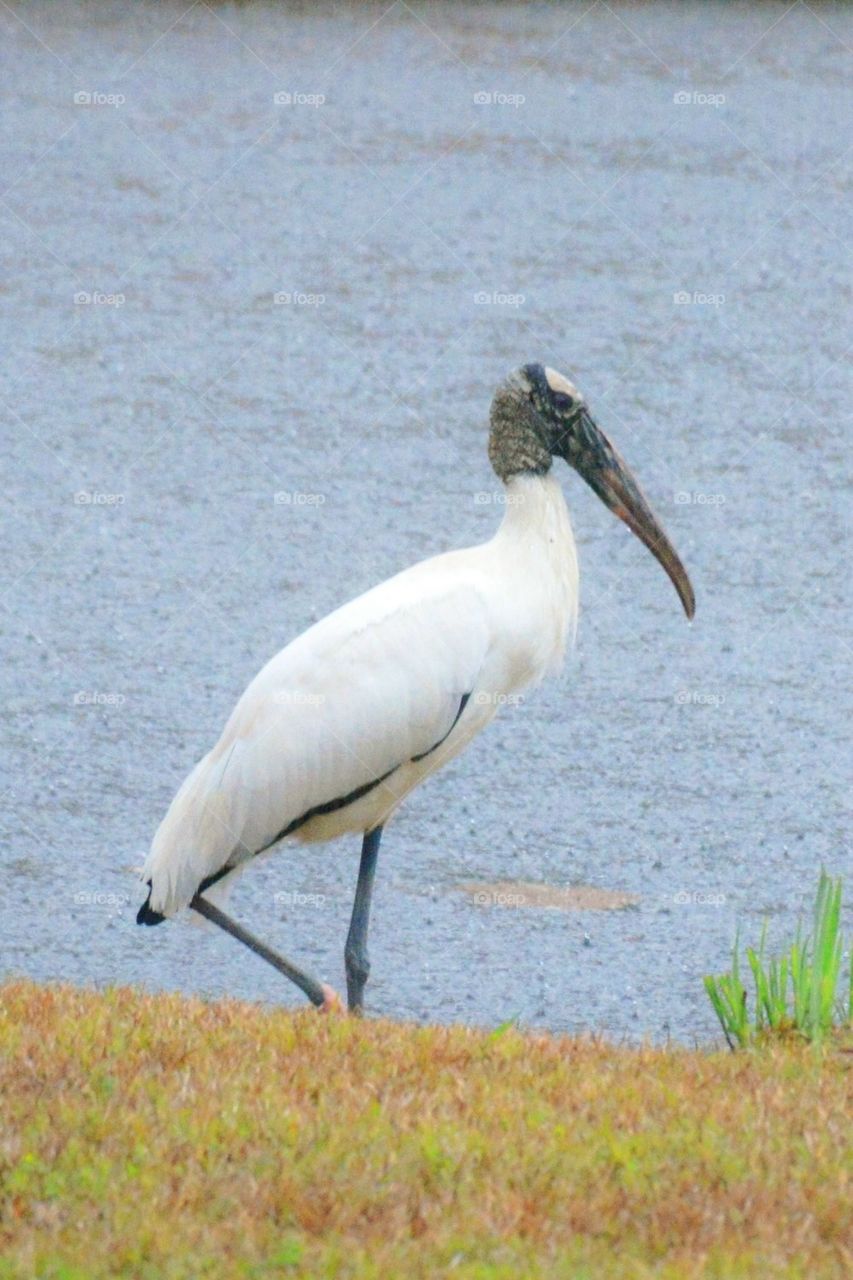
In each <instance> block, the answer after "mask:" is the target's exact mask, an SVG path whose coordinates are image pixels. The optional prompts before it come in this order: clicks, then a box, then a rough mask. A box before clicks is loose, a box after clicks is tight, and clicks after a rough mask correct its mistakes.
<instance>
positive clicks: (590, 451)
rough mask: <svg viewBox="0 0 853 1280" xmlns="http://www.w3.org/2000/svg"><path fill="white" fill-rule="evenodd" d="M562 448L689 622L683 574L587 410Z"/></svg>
mask: <svg viewBox="0 0 853 1280" xmlns="http://www.w3.org/2000/svg"><path fill="white" fill-rule="evenodd" d="M566 446H567V447H566V449H565V452H564V453H563V456H564V457H565V459H566V461H567V462H568V463H569V464H570V465H571V466H573V467H574V468H575V470H576V471H577V473H578V475H580V476H582V477H583V479H584V480H585V481H586V482H587V484H588V485H589V487H590V488H591V489H592V490H593V491H594V492H595V493H597V494H598V496H599V498H601V500H602V502H604V503H605V504H606V505H607V506H608V507H609V508H610V510H611V511H612V512H613V513H614V515H617V516H618V517H619V519H620V520H624V522H625V524H626V525H627V526H628V528H629V529H630V530H631V531H632V533H635V534H636V535H637V537H638V538H639V539H640V541H641V542H644V543H645V544H646V546H647V547H648V548H649V550H650V551H651V553H652V555H653V556H654V557H655V558H656V559H657V560H659V561H660V563H661V564H662V565H663V567H664V569H665V570H666V572H667V574H668V575H669V577H670V580H671V581H672V584H673V586H674V587H675V589H676V591H677V592H678V596H679V599H680V600H681V603H682V605H683V606H684V612H685V613H686V614H687V616H688V618H692V617H693V614H694V613H695V611H696V598H695V596H694V594H693V587H692V586H691V585H690V579H689V578H688V576H687V570H686V569H685V568H684V565H683V564H682V563H681V561H680V560H679V558H678V555H677V553H676V550H675V548H674V547H673V545H672V543H671V542H670V540H669V538H668V537H667V536H666V534H665V533H664V531H663V528H662V526H661V523H660V521H659V520H658V518H657V516H656V515H655V513H654V512H653V511H652V509H651V507H650V506H649V504H648V503H647V502H646V499H645V497H644V496H643V491H642V489H641V488H640V486H639V485H638V484H637V481H636V480H635V479H634V477H633V475H632V474H631V471H630V469H629V467H628V466H627V464H626V463H625V462H623V461H622V459H621V457H620V456H619V454H618V452H617V451H616V449H614V447H613V445H612V444H611V443H610V441H609V440H608V439H607V436H606V435H605V434H604V432H603V431H602V430H601V428H600V427H599V426H598V424H597V423H596V422H595V420H594V418H593V417H592V415H591V414H590V413H589V412H588V410H587V409H582V410H581V413H580V418H579V421H578V422H577V425H576V426H575V427H574V430H573V431H572V432H571V434H569V435H568V438H567V441H566Z"/></svg>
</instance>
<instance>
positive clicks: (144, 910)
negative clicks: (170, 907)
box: [136, 880, 166, 924]
mask: <svg viewBox="0 0 853 1280" xmlns="http://www.w3.org/2000/svg"><path fill="white" fill-rule="evenodd" d="M150 901H151V881H150V880H149V881H148V897H147V898H146V899H145V901H144V902H143V904H142V906H141V907H140V908H139V910H138V911H137V913H136V923H137V924H162V923H163V921H164V920H165V919H166V917H165V916H161V915H160V912H159V911H154V910H152V908H151V907H150V906H149V905H148V904H149V902H150Z"/></svg>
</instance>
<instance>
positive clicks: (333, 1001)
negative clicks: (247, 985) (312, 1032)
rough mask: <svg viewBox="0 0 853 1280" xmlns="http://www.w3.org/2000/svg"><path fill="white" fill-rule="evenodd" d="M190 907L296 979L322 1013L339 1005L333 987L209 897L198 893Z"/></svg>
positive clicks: (287, 975)
mask: <svg viewBox="0 0 853 1280" xmlns="http://www.w3.org/2000/svg"><path fill="white" fill-rule="evenodd" d="M190 906H191V907H192V909H193V911H197V912H198V914H199V915H200V916H204V918H205V920H209V921H210V922H211V924H218V925H219V927H220V929H224V930H225V932H226V933H230V934H231V937H232V938H236V939H237V941H238V942H242V943H243V945H244V946H246V947H248V948H249V950H250V951H254V953H255V955H256V956H260V957H261V959H262V960H266V962H267V964H271V965H272V967H273V968H274V969H277V970H278V971H279V973H283V974H284V976H285V977H286V978H289V979H290V981H291V982H295V983H296V985H297V987H299V989H300V991H304V992H305V994H306V996H307V997H308V999H309V1000H310V1001H311V1003H312V1004H314V1005H316V1006H317V1008H318V1009H319V1010H320V1012H321V1013H328V1012H329V1010H331V1009H339V1008H340V1006H341V1002H340V999H339V998H338V996H337V993H336V992H335V991H333V990H332V988H331V987H330V986H328V985H327V984H326V983H325V982H317V980H316V979H315V978H312V977H310V976H309V975H308V974H307V973H303V971H302V970H301V969H298V968H297V967H296V965H295V964H291V962H290V961H289V960H287V959H285V957H284V956H281V955H279V953H278V952H277V951H273V949H272V947H268V946H267V945H266V943H265V942H261V940H260V938H256V937H255V935H254V934H253V933H250V932H249V930H248V929H244V928H243V926H242V925H241V924H238V923H237V921H236V920H232V919H231V917H230V916H228V915H226V914H225V912H224V911H220V909H219V907H215V906H214V905H213V903H212V902H208V900H207V898H203V897H202V896H201V894H198V893H197V894H196V895H195V897H194V898H193V900H192V902H191V903H190Z"/></svg>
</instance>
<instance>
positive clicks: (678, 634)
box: [0, 2, 853, 1040]
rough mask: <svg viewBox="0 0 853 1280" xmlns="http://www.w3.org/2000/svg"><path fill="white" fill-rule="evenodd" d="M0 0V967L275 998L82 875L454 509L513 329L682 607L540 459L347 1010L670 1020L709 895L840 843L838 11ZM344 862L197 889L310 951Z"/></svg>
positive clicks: (437, 544) (348, 885) (612, 1025)
mask: <svg viewBox="0 0 853 1280" xmlns="http://www.w3.org/2000/svg"><path fill="white" fill-rule="evenodd" d="M185 10H186V11H185ZM170 24H171V25H170ZM0 35H2V47H3V50H4V55H3V56H4V62H5V67H4V74H3V78H2V91H0V92H2V99H3V107H4V111H5V114H6V118H7V121H8V123H9V128H8V131H7V140H6V143H5V148H4V151H5V154H4V156H3V164H2V174H3V179H4V186H7V187H8V189H7V190H6V193H5V195H4V197H3V203H2V204H0V219H2V238H0V245H2V254H3V270H2V277H0V279H2V284H0V294H2V298H0V301H2V314H3V317H4V343H3V346H4V351H5V356H6V358H5V360H4V361H3V371H2V391H0V395H2V405H3V450H2V453H3V459H4V464H5V467H4V490H5V503H4V530H3V539H4V546H5V548H6V554H5V556H4V557H3V567H2V570H3V580H2V584H1V585H0V600H2V603H3V611H2V614H0V617H2V638H3V663H2V668H0V670H2V680H3V683H4V695H5V700H6V703H7V706H9V708H10V711H11V714H10V716H9V719H8V725H9V729H8V732H7V735H6V742H5V746H6V751H5V752H4V756H5V764H4V774H5V777H4V782H5V806H4V808H5V831H4V842H3V855H2V856H3V864H4V865H3V875H2V878H0V894H2V900H3V929H2V934H3V968H4V970H5V971H6V972H13V973H27V974H30V975H32V976H34V977H37V978H40V979H48V978H64V979H68V980H71V981H74V982H86V981H91V982H95V983H104V982H136V983H144V984H146V985H147V986H149V987H151V988H157V987H167V988H171V987H182V988H184V989H187V990H194V991H202V992H207V993H215V994H219V993H224V992H227V993H232V994H234V995H236V996H240V997H258V998H261V999H266V1000H270V1001H281V1002H287V1003H290V1002H293V1001H294V1000H295V999H296V998H297V997H296V993H295V992H293V991H291V990H290V989H289V988H287V987H285V986H283V985H282V983H281V981H280V980H279V979H278V978H277V976H276V975H275V974H274V973H273V972H272V971H271V970H267V969H266V968H265V966H263V965H262V964H261V963H260V962H259V961H256V960H255V959H253V958H251V957H250V956H249V955H248V954H247V953H243V952H242V949H241V948H239V947H238V946H237V945H236V944H235V943H233V942H232V941H231V940H230V939H228V938H226V937H224V936H219V935H218V934H214V933H207V932H206V931H204V930H196V929H190V928H189V927H187V926H185V925H182V924H170V925H167V926H164V927H161V928H158V929H144V930H143V929H138V928H137V927H136V925H135V923H134V915H135V910H136V905H137V903H138V901H139V900H140V898H141V896H142V895H141V893H140V892H139V890H138V888H137V886H136V884H135V882H134V880H133V878H132V875H131V874H130V871H129V868H131V867H132V866H134V865H136V864H138V863H139V862H140V861H141V859H142V856H143V854H144V850H145V847H146V845H147V843H148V841H149V840H150V837H151V834H152V832H153V830H154V828H155V827H156V825H157V822H158V821H159V819H160V817H161V816H162V813H163V812H164V810H165V808H166V806H167V804H168V802H169V800H170V798H171V796H172V794H173V792H174V790H175V789H176V787H177V786H178V784H179V783H180V781H181V780H182V778H183V777H184V775H185V774H186V772H187V771H188V770H189V768H190V766H191V765H192V764H193V762H194V761H195V760H196V759H197V758H198V757H199V756H200V755H201V754H203V752H204V751H205V750H206V749H207V748H208V747H209V746H210V745H211V743H212V742H213V741H214V740H215V738H216V736H217V735H218V733H219V730H220V728H221V725H222V723H223V722H224V720H225V718H226V716H227V714H228V712H229V711H230V709H231V707H232V705H233V703H234V701H235V699H236V697H237V696H238V695H239V693H240V692H241V690H242V689H243V687H244V686H245V684H246V683H247V682H248V680H249V679H250V678H251V676H252V675H253V674H254V673H255V671H256V670H257V669H258V668H259V666H260V665H261V664H262V663H263V662H264V661H265V660H266V659H267V658H268V657H269V656H270V655H271V654H272V653H273V652H275V651H276V650H277V649H278V648H279V647H281V645H282V644H284V643H285V642H286V641H287V640H288V639H289V638H291V637H292V636H294V635H295V634H297V633H298V632H299V631H300V630H301V629H302V628H304V627H305V626H306V625H308V624H309V623H310V622H312V621H313V620H315V619H316V618H318V617H320V616H322V614H323V613H325V612H326V611H328V610H329V609H330V608H332V607H334V606H335V605H336V604H338V603H340V602H341V600H342V599H343V598H346V597H349V596H351V595H353V594H356V593H357V592H359V591H361V590H363V589H365V588H367V587H368V586H370V585H372V584H373V583H374V582H376V581H378V580H379V579H381V578H382V577H384V576H386V575H388V574H390V573H392V572H394V571H395V570H397V569H398V568H401V567H403V566H404V565H406V564H407V563H410V562H411V561H412V560H414V559H416V558H419V557H421V556H423V555H426V554H430V553H434V552H439V551H442V550H444V549H447V548H449V547H452V546H458V545H463V544H465V543H466V542H473V541H479V540H482V539H485V538H486V537H488V536H489V535H490V533H491V531H492V530H493V528H494V526H495V524H496V522H497V520H498V519H499V518H500V515H501V508H500V503H499V496H500V495H499V494H497V490H498V487H499V486H498V485H497V483H496V481H495V480H494V478H493V476H492V475H491V472H490V470H489V467H488V462H487V460H486V456H485V448H484V445H485V420H486V414H487V409H488V404H489V400H490V397H491V393H492V390H493V388H494V386H495V384H496V382H497V381H498V379H499V378H500V377H501V376H503V374H504V373H505V372H506V371H507V370H508V369H509V368H511V367H514V366H515V365H517V364H519V363H521V362H523V361H526V360H531V359H539V360H542V361H543V362H545V363H548V364H551V365H553V366H555V367H556V368H558V369H561V370H563V371H564V372H566V373H567V374H569V375H570V376H572V377H573V378H574V379H575V380H576V381H577V382H578V383H579V384H580V385H581V387H582V388H583V389H584V390H585V392H586V394H587V397H588V399H589V401H590V403H591V405H592V407H593V410H594V411H595V412H596V414H597V416H598V418H599V420H600V421H601V423H602V425H603V426H604V427H605V429H607V430H609V431H610V432H611V433H612V435H613V436H614V438H615V439H616V440H617V442H618V444H619V446H620V448H621V450H622V452H623V453H624V454H625V455H626V456H627V457H628V459H629V460H630V461H631V463H632V465H633V466H634V467H635V469H636V471H637V473H638V475H639V476H640V478H641V480H642V483H643V484H644V487H645V488H646V490H647V492H648V493H649V495H650V496H651V497H652V499H653V501H654V504H655V506H656V507H657V509H658V510H659V512H660V513H661V515H662V517H663V519H664V522H665V523H666V524H667V526H668V528H669V531H670V533H671V534H672V537H673V540H674V542H675V544H676V546H677V547H678V549H679V551H680V552H681V554H682V557H683V559H684V560H685V562H686V564H687V565H688V567H689V569H690V571H691V575H692V577H693V581H694V585H695V587H696V591H697V597H698V612H697V617H696V621H695V623H694V624H693V625H692V627H691V626H688V625H687V623H686V622H685V620H684V618H683V616H682V615H681V613H680V609H679V606H678V602H677V600H676V598H675V595H674V593H673V592H672V589H671V587H670V586H669V584H668V583H667V581H666V579H665V578H664V576H663V575H662V573H661V571H660V569H659V567H658V566H657V565H655V563H654V562H653V560H652V558H651V557H650V556H649V555H648V554H647V552H645V551H644V550H643V548H641V547H640V545H639V544H638V543H637V542H636V541H635V540H633V539H632V538H631V537H630V536H629V535H628V533H627V532H626V531H625V530H624V528H623V527H621V526H619V525H618V524H617V522H616V521H615V520H613V519H612V517H610V516H609V515H608V514H607V513H606V511H605V510H604V508H603V507H602V506H601V505H600V504H599V503H598V502H597V500H596V499H595V498H594V497H593V495H592V494H591V493H590V492H589V491H588V490H586V489H585V488H584V487H583V486H582V484H581V483H580V482H579V481H578V479H577V478H576V477H574V476H572V475H570V474H569V473H568V472H566V474H565V489H566V493H567V496H568V499H569V503H570V506H571V509H572V513H573V519H574V523H575V527H576V532H577V537H578V542H579V547H580V555H581V620H580V628H579V633H578V641H577V647H576V649H575V652H574V654H573V655H572V657H571V659H570V660H569V662H568V664H567V670H566V674H565V677H564V678H563V680H562V681H561V682H557V683H554V682H552V683H550V684H546V685H545V686H543V687H542V688H541V689H539V690H537V691H536V692H535V693H533V694H531V695H530V696H529V697H527V698H526V699H525V701H524V704H523V705H522V706H521V707H515V708H508V709H507V711H506V713H505V714H503V715H502V716H501V717H500V718H499V720H498V721H497V722H496V723H495V725H493V726H492V728H491V730H490V731H489V733H488V734H487V735H486V736H485V737H483V738H482V739H481V740H480V741H478V742H477V743H475V744H474V746H473V747H472V748H471V749H470V750H469V752H468V753H467V754H466V755H465V756H463V757H462V758H461V759H460V760H458V761H456V762H455V763H454V764H453V765H452V766H451V767H450V768H448V769H447V770H446V771H445V772H444V773H443V774H441V775H440V776H438V777H437V778H435V779H433V780H432V781H431V782H430V783H429V784H428V785H427V786H426V787H424V788H423V789H422V790H421V791H419V792H418V793H416V794H415V795H414V796H412V797H410V799H409V801H408V802H407V804H406V805H405V807H404V809H403V811H402V812H401V813H400V815H399V816H398V817H397V819H396V820H395V821H394V822H393V824H392V825H391V826H390V827H389V829H388V831H387V833H386V837H385V841H384V844H383V851H382V854H381V861H380V873H379V878H378V885H377V892H376V901H375V908H374V924H373V928H372V947H371V950H372V959H373V976H372V979H371V984H370V987H369V1002H370V1006H371V1008H372V1009H373V1010H374V1011H376V1012H377V1013H385V1014H391V1015H394V1016H399V1017H411V1018H417V1019H429V1020H436V1021H438V1020H449V1019H465V1020H470V1021H474V1022H478V1023H484V1024H491V1023H496V1022H500V1021H502V1020H504V1019H506V1018H508V1017H511V1016H518V1017H520V1018H521V1020H522V1021H523V1022H524V1023H527V1024H539V1025H545V1026H549V1027H553V1028H558V1029H572V1030H576V1029H580V1028H591V1029H592V1028H595V1029H603V1030H605V1031H607V1032H608V1033H609V1034H611V1035H613V1036H630V1037H634V1036H640V1035H650V1036H653V1037H656V1038H659V1037H662V1036H666V1035H669V1034H671V1035H673V1036H675V1037H678V1038H680V1039H685V1040H690V1039H693V1038H694V1037H698V1038H706V1037H708V1036H709V1035H712V1034H714V1031H715V1028H714V1023H713V1015H712V1013H711V1012H710V1009H709V1008H708V1007H706V1000H705V996H704V993H703V991H702V987H701V976H702V974H703V973H705V972H707V971H709V970H716V969H719V968H722V967H723V966H724V965H725V964H726V962H727V959H728V952H729V948H730V945H731V941H732V938H733V936H734V931H735V928H736V925H737V923H738V922H740V923H741V925H742V928H743V931H744V934H745V935H747V936H749V937H754V936H756V935H757V933H758V931H759V928H760V922H761V920H762V918H764V917H765V916H767V917H769V919H770V933H771V940H772V939H774V938H777V939H780V940H781V939H783V938H784V936H785V935H786V934H787V933H789V932H790V931H791V930H792V929H793V928H794V926H795V923H796V920H797V917H798V914H799V913H800V912H801V910H802V909H803V908H804V906H806V905H807V904H808V902H809V901H810V899H811V896H812V893H813V889H814V885H815V883H816V878H817V871H818V868H819V866H820V865H821V863H825V864H826V865H827V867H828V868H829V869H831V870H833V871H835V872H842V871H846V872H847V873H848V874H849V871H850V852H849V825H848V824H847V822H846V817H847V815H846V811H845V790H844V783H845V779H846V773H847V770H846V768H845V765H846V763H847V759H849V735H848V726H849V723H850V706H849V680H846V679H845V667H846V665H847V661H848V659H849V656H850V650H849V634H850V632H849V616H848V612H849V611H848V603H847V597H848V595H849V592H847V590H846V589H845V588H846V569H845V566H846V563H847V559H848V556H849V544H848V542H847V536H848V531H849V524H848V521H849V505H847V503H848V499H847V493H848V492H849V491H848V490H846V489H845V485H846V484H847V483H848V481H849V476H848V474H847V472H848V456H849V449H848V446H847V438H848V427H849V420H850V395H849V382H848V379H847V377H846V367H845V361H846V351H847V347H848V343H849V335H848V333H847V331H846V328H845V324H844V320H845V313H846V312H848V311H849V303H850V276H849V270H848V267H847V261H848V259H847V258H846V256H845V245H846V243H849V237H850V226H849V223H850V203H849V199H848V200H847V202H846V208H845V197H846V196H847V195H848V188H849V153H848V145H849V137H848V127H847V125H846V123H845V121H846V119H847V118H849V88H847V87H846V86H845V83H844V79H843V74H844V59H845V48H844V43H843V42H844V41H846V42H847V44H849V43H850V42H851V39H853V15H851V13H850V11H849V9H845V8H844V7H841V6H839V7H834V6H829V5H821V6H819V8H817V9H815V10H814V11H813V12H812V11H810V10H809V9H808V8H807V7H806V6H804V5H800V6H796V7H795V8H794V9H792V10H789V11H787V12H786V6H785V5H780V6H778V7H777V6H775V5H772V4H745V5H728V6H711V5H696V6H691V5H688V4H685V5H680V6H678V7H677V8H676V7H672V6H669V5H664V4H660V5H655V4H650V5H644V6H638V5H626V6H621V5H616V4H609V5H604V4H594V5H593V6H592V7H591V8H588V7H587V6H586V5H585V4H581V5H577V6H573V5H559V6H553V7H549V6H547V5H537V6H535V7H528V6H522V5H519V6H516V5H501V6H497V5H496V6H491V7H490V6H473V5H470V6H466V5H455V6H446V7H445V6H439V5H430V6H421V5H414V4H412V5H409V4H403V3H402V2H400V3H397V4H394V5H392V6H391V7H390V8H389V7H388V6H387V5H381V6H378V7H375V8H373V7H371V6H367V5H356V6H352V7H351V8H348V7H341V8H338V9H336V10H334V11H329V12H326V11H325V10H323V11H318V10H314V9H312V8H310V7H306V8H305V9H304V10H301V9H298V8H293V9H285V8H283V7H282V6H279V5H275V6H273V5H269V6H268V5H262V4H252V5H247V6H230V5H227V6H226V5H223V6H214V7H213V8H211V7H208V6H195V7H193V8H191V9H186V6H185V5H183V4H180V5H175V6H173V5H171V4H158V5H146V6H141V5H136V6H127V5H123V4H113V5H109V4H97V5H95V4H78V5H74V4H64V5H61V6H59V5H52V4H48V3H28V4H19V5H17V6H16V10H15V13H14V14H13V13H12V11H11V9H9V8H6V9H3V10H2V11H0ZM75 94H76V95H83V99H84V100H83V101H78V102H75V100H74V99H75ZM277 94H278V95H280V99H279V102H278V103H277V102H276V101H275V95H277ZM677 94H680V95H681V96H682V99H683V98H684V96H685V95H686V99H687V100H686V101H685V100H681V101H676V100H675V97H676V95H677ZM86 95H88V101H87V100H86ZM281 95H284V98H283V99H282V97H281ZM288 95H289V98H290V101H289V102H288V101H287V96H288ZM321 97H322V98H324V101H323V102H319V101H318V99H319V98H321ZM484 97H485V98H486V99H488V100H486V101H483V100H482V99H483V98H484ZM478 99H479V100H478ZM519 99H521V100H520V101H519ZM678 294H681V295H683V296H684V297H685V298H686V299H687V300H686V301H676V300H675V297H676V295H678ZM80 295H83V300H78V301H75V298H78V297H79V296H80ZM276 295H283V296H285V297H287V298H289V300H279V301H275V298H276ZM86 297H88V298H89V300H88V301H86ZM277 495H278V500H277ZM496 495H497V496H496ZM357 855H358V848H357V842H356V843H353V842H344V843H340V844H337V845H334V846H330V847H327V848H316V847H315V848H313V849H310V850H308V851H298V852H297V853H296V854H295V855H291V854H289V853H287V852H284V853H282V854H281V855H280V856H277V857H275V858H273V859H272V860H270V861H269V862H267V863H265V864H264V865H263V866H259V867H257V868H253V869H251V871H250V872H249V873H248V874H247V875H246V876H245V877H244V878H243V880H242V882H241V883H240V885H239V887H238V889H237V891H236V893H235V896H234V900H233V907H234V910H235V913H236V914H238V915H239V917H240V918H241V919H243V920H245V921H246V922H247V923H249V924H250V925H251V927H253V928H255V929H256V930H257V931H258V932H259V933H260V934H261V936H263V937H265V938H267V939H269V940H270V941H271V942H273V943H274V944H275V945H278V946H280V947H281V948H282V950H284V951H286V952H287V953H288V954H291V955H293V957H294V958H296V959H298V960H300V961H301V962H302V963H304V964H305V965H307V966H309V967H313V968H314V969H315V970H317V971H318V972H319V973H320V974H322V975H323V976H324V977H325V978H327V979H328V980H330V981H332V982H334V983H335V984H337V985H339V986H340V985H342V982H343V976H342V950H343V939H344V934H345V931H346V922H347V918H348V912H349V908H350V902H351V895H352V891H353V888H354V882H355V874H356V867H357ZM480 880H481V881H483V882H486V883H488V884H489V885H492V884H494V883H495V882H505V881H516V880H519V881H525V882H541V883H546V884H550V885H555V886H565V885H571V886H574V885H589V886H593V887H598V888H601V889H606V890H613V891H617V892H619V893H622V894H628V895H633V896H636V898H637V899H638V902H637V904H636V905H634V906H631V907H629V908H628V909H625V910H618V911H607V910H603V911H581V912H573V911H563V910H560V909H554V908H549V907H542V906H536V905H530V904H528V899H527V898H525V902H524V903H523V904H513V902H512V901H510V902H503V901H501V900H498V898H495V899H494V900H489V899H488V896H486V898H485V900H480V899H478V898H477V897H476V895H473V894H471V893H470V892H465V891H463V890H462V888H461V886H463V885H467V884H470V882H472V881H480ZM528 897H529V895H528Z"/></svg>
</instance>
